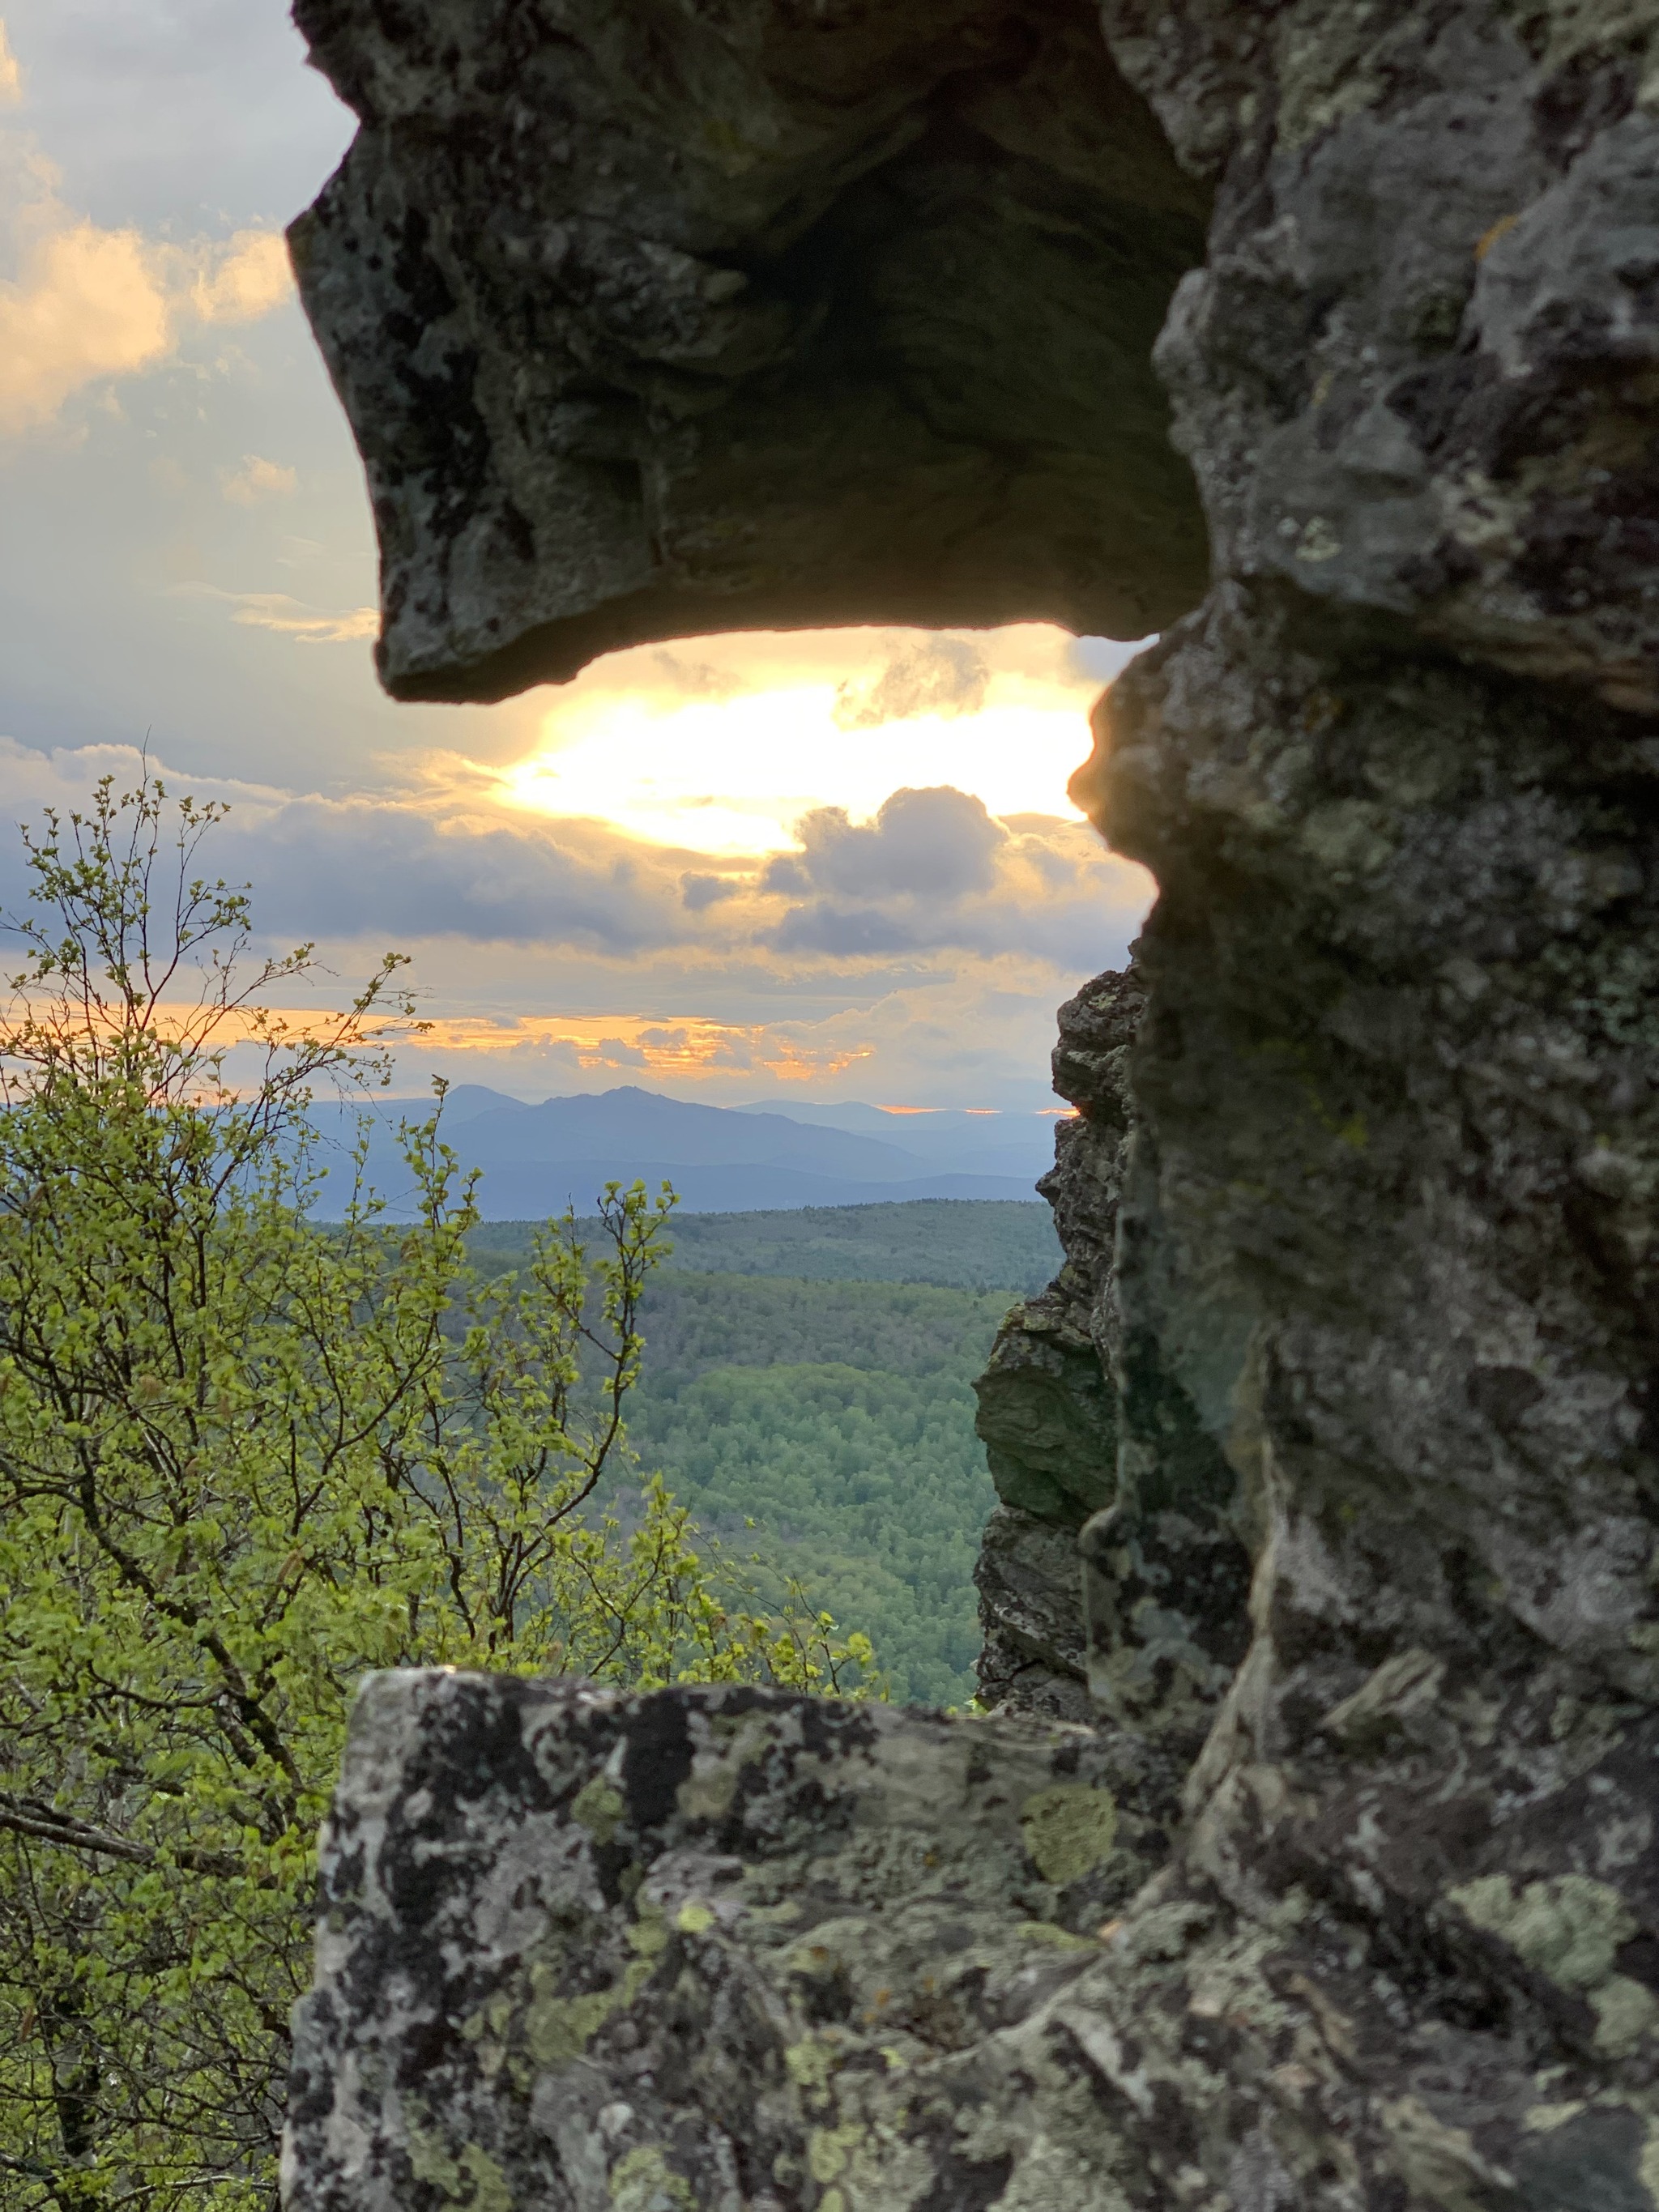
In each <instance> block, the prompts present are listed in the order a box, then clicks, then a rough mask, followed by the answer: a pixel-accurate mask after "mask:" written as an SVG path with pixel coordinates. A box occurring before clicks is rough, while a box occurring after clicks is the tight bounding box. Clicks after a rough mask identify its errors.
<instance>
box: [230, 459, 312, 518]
mask: <svg viewBox="0 0 1659 2212" xmlns="http://www.w3.org/2000/svg"><path fill="white" fill-rule="evenodd" d="M299 481H300V479H299V476H298V474H297V473H296V471H295V470H293V469H290V468H284V467H283V465H282V463H281V462H280V461H267V460H263V459H261V458H260V457H259V455H258V453H244V454H243V456H242V465H241V467H240V469H222V470H221V471H220V472H219V483H220V488H221V489H222V491H223V493H224V495H225V497H226V498H227V499H228V500H229V501H231V503H232V505H233V506H235V507H257V506H258V504H259V501H261V500H262V499H287V498H289V497H290V496H291V495H292V494H293V492H294V491H295V488H296V487H297V485H298V483H299Z"/></svg>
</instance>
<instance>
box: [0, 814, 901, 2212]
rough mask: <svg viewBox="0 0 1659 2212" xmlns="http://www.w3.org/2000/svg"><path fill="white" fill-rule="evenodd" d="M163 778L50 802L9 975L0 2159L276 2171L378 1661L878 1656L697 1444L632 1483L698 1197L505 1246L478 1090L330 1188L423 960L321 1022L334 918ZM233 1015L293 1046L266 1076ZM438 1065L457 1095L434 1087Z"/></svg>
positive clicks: (39, 2194) (262, 1054)
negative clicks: (403, 1199)
mask: <svg viewBox="0 0 1659 2212" xmlns="http://www.w3.org/2000/svg"><path fill="white" fill-rule="evenodd" d="M170 819H173V817H170V816H169V813H168V810H167V805H166V795H165V793H163V791H162V789H161V786H160V785H159V784H146V785H145V786H144V787H143V789H141V790H140V791H138V792H137V793H130V794H127V795H125V797H118V796H117V795H116V794H115V793H114V792H113V790H112V787H111V786H110V785H109V784H108V783H106V784H105V785H103V786H101V787H100V790H99V793H98V795H97V798H96V799H95V801H94V804H93V805H92V806H91V807H90V809H89V811H88V814H87V815H86V816H85V817H82V816H79V815H73V816H71V817H70V819H69V821H68V823H61V822H59V821H58V819H57V818H56V817H49V818H48V823H47V827H46V831H45V832H44V834H43V835H42V836H40V837H39V838H37V839H32V840H29V841H28V851H29V860H30V865H31V867H32V869H33V878H34V884H35V891H36V896H37V900H38V906H37V909H36V911H35V913H34V914H33V915H30V916H27V917H24V918H22V919H21V920H20V921H16V922H15V924H14V925H13V926H14V927H15V928H16V929H17V930H18V931H19V933H20V934H21V938H22V940H23V944H24V948H25V960H26V964H25V966H24V969H23V971H22V972H21V974H20V975H18V976H16V977H15V979H14V981H13V995H12V1003H11V1006H10V1008H9V1012H8V1013H7V1014H6V1016H5V1017H4V1018H3V1019H0V1068H3V1071H4V1075H3V1082H4V1099H3V1104H4V1109H5V1110H4V1111H3V1112H0V1505H3V1524H0V1526H3V1534H0V2197H3V2201H4V2203H6V2204H7V2205H8V2206H9V2207H11V2206H15V2207H18V2208H19V2212H22V2208H26V2207H35V2206H39V2207H41V2208H45V2207H46V2206H48V2205H52V2206H56V2207H58V2208H59V2212H92V2208H94V2207H96V2208H100V2212H102V2208H113V2207H117V2206H126V2205H132V2206H137V2205H141V2204H142V2205H143V2206H144V2207H145V2208H151V2207H155V2208H164V2212H165V2208H178V2212H185V2208H191V2212H194V2209H195V2208H206V2207H208V2206H210V2205H211V2206H212V2207H214V2208H215V2212H221V2209H222V2212H243V2209H244V2208H247V2212H252V2208H255V2207H258V2208H261V2212H263V2208H268V2207H270V2206H271V2205H273V2204H274V2203H275V2148H276V2135H277V2131H278V2129H279V2127H280V2123H281V2117H282V2106H283V2081H284V2075H285V2070H286V2038H287V2021H288V2013H289V2006H290V2004H291V2002H292V2001H293V1999H294V1997H295V1995H296V1993H297V1992H298V1990H299V1989H300V1987H301V1985H302V1984H303V1982H304V1980H305V1978H306V1977H307V1971H308V1963H309V1962H308V1955H307V1953H308V1929H307V1898H308V1894H309V1890H310V1885H311V1881H312V1848H313V1838H314V1835H315V1833H316V1830H317V1826H318V1823H319V1819H320V1817H321V1814H322V1813H323V1810H324V1808H325V1802H326V1798H327V1793H328V1789H329V1784H330V1780H331V1776H332V1775H333V1773H334V1771H335V1769H336V1766H337V1762H338V1758H339V1753H340V1749H341V1744H342V1740H343V1731H344V1728H345V1723H346V1716H347V1711H348V1708H349V1703H350V1699H351V1696H352V1692H353V1688H354V1686H355V1684H356V1680H357V1679H358V1677H359V1676H360V1674H362V1672H363V1670H364V1669H365V1668H375V1667H387V1666H401V1665H412V1664H422V1665H424V1664H430V1663H443V1664H453V1665H458V1666H490V1667H496V1668H509V1669H514V1670H525V1671H532V1670H541V1669H544V1668H562V1669H564V1670H567V1671H572V1672H580V1673H585V1674H591V1675H594V1676H597V1677H599V1678H601V1679H604V1680H613V1681H617V1682H623V1683H629V1684H640V1685H651V1684H659V1683H662V1682H665V1681H669V1680H680V1679H694V1678H695V1679H704V1680H708V1679H714V1680H739V1679H740V1680H764V1681H775V1682H781V1683H785V1684H791V1685H795V1686H807V1687H829V1688H834V1687H843V1688H844V1687H848V1686H853V1687H856V1686H859V1685H860V1683H862V1682H863V1681H864V1680H865V1678H866V1674H867V1669H868V1665H869V1659H870V1654H869V1647H868V1645H867V1644H866V1643H865V1642H864V1640H863V1639H862V1638H857V1637H851V1638H847V1639H846V1641H845V1642H844V1643H842V1642H838V1641H836V1640H835V1639H834V1638H833V1636H832V1633H831V1632H832V1630H833V1623H831V1622H829V1620H827V1618H826V1617H823V1616H818V1617H814V1616H811V1615H810V1614H802V1613H800V1612H799V1608H796V1609H793V1610H791V1609H789V1608H788V1607H787V1606H786V1608H785V1610H784V1612H783V1613H782V1614H781V1616H773V1617H768V1616H766V1615H764V1614H762V1613H757V1612H756V1611H755V1610H754V1609H753V1607H752V1605H750V1603H749V1602H748V1601H747V1600H746V1594H745V1593H744V1590H743V1589H742V1588H741V1587H740V1586H738V1585H736V1584H735V1583H733V1582H732V1577H730V1575H729V1574H728V1573H727V1572H726V1570H725V1569H724V1568H723V1567H722V1565H721V1564H720V1560H719V1559H718V1558H716V1557H714V1556H713V1555H712V1554H711V1553H710V1551H709V1547H708V1546H707V1545H706V1544H704V1543H702V1541H700V1540H699V1539H698V1537H697V1535H696V1531H695V1530H694V1529H693V1528H692V1527H691V1526H690V1522H689V1521H688V1519H687V1517H686V1515H685V1513H684V1510H682V1509H681V1508H679V1507H678V1506H677V1505H676V1504H674V1502H673V1500H672V1499H671V1498H670V1497H669V1495H668V1493H667V1492H666V1491H665V1488H664V1487H663V1486H662V1485H661V1483H660V1482H655V1483H653V1484H651V1485H649V1486H647V1488H646V1490H645V1492H644V1493H643V1495H642V1496H641V1497H640V1498H639V1500H638V1504H637V1505H636V1506H635V1505H630V1506H629V1508H628V1510H626V1512H625V1513H624V1512H622V1511H619V1510H617V1509H616V1508H615V1507H614V1506H613V1507H612V1508H611V1510H599V1505H598V1500H599V1497H600V1495H601V1494H602V1486H604V1492H603V1494H605V1495H611V1494H612V1493H613V1492H614V1488H615V1478H616V1475H617V1471H618V1470H619V1469H620V1468H623V1467H624V1466H625V1465H626V1463H627V1462H626V1456H625V1454H626V1447H625V1443H624V1436H623V1421H622V1413H623V1402H624V1400H625V1399H626V1398H627V1396H628V1394H629V1391H630V1390H631V1389H633V1387H634V1384H635V1380H636V1377H637V1375H638V1370H639V1358H640V1346H641V1340H640V1334H639V1330H638V1328H637V1321H638V1316H639V1309H640V1301H641V1295H642V1292H643V1289H644V1285H645V1283H646V1280H647V1276H648V1274H649V1273H650V1270H651V1268H652V1267H653V1264H654V1263H655V1261H656V1259H657V1257H658V1256H659V1252H660V1250H661V1249H662V1237H663V1228H664V1223H665V1218H666V1213H667V1208H668V1206H669V1204H670V1203H671V1199H670V1198H669V1196H668V1195H667V1194H665V1196H664V1197H663V1198H662V1199H661V1200H658V1201H656V1202H654V1203H653V1202H652V1201H650V1200H648V1199H647V1194H646V1193H645V1191H644V1189H643V1188H641V1187H640V1186H637V1185H636V1186H635V1188H632V1189H631V1190H627V1191H623V1190H622V1189H620V1188H618V1187H616V1186H612V1187H611V1188H610V1189H609V1190H608V1191H607V1193H606V1194H605V1199H604V1200H603V1201H602V1205H601V1212H600V1216H599V1224H600V1233H599V1237H598V1239H597V1240H595V1241H596V1242H597V1243H598V1246H599V1249H598V1250H597V1252H596V1251H594V1250H593V1249H592V1248H591V1246H590V1245H588V1244H585V1243H584V1242H583V1239H582V1237H581V1236H580V1234H579V1232H578V1231H577V1228H576V1226H575V1225H574V1222H570V1221H567V1222H565V1223H563V1224H560V1225H549V1226H547V1227H544V1228H543V1229H542V1230H540V1231H538V1232H537V1233H536V1235H535V1237H534V1238H533V1240H532V1244H531V1247H530V1249H529V1252H528V1254H527V1256H526V1261H525V1263H524V1264H523V1265H522V1266H521V1267H520V1268H519V1269H518V1271H517V1273H515V1274H514V1275H513V1276H512V1277H511V1278H510V1279H509V1278H503V1279H500V1280H498V1281H496V1282H494V1283H481V1282H480V1281H479V1280H478V1279H477V1278H476V1276H475V1275H474V1274H473V1273H472V1272H471V1269H470V1268H469V1267H468V1264H467V1260H466V1239H467V1237H468V1233H469V1231H471V1230H472V1229H473V1228H474V1226H475V1223H476V1217H475V1215H474V1212H473V1209H472V1206H471V1195H470V1189H469V1188H468V1186H466V1185H465V1182H461V1181H460V1180H459V1179H458V1177H457V1175H456V1172H455V1167H454V1163H453V1157H452V1156H451V1154H450V1153H449V1152H448V1151H447V1149H446V1147H445V1146H444V1144H443V1142H442V1139H441V1114H440V1113H439V1112H435V1113H434V1114H433V1115H431V1116H430V1117H429V1118H428V1119H427V1120H426V1121H422V1122H420V1123H418V1124H416V1125H413V1126H405V1128H404V1152H405V1155H406V1158H407V1164H408V1169H409V1173H410V1177H411V1178H412V1180H413V1182H414V1183H415V1186H416V1188H417V1189H418V1191H419V1193H420V1194H421V1203H420V1209H419V1218H418V1219H417V1220H416V1222H415V1223H414V1224H413V1225H410V1226H407V1227H399V1228H398V1230H397V1231H395V1232H393V1231H388V1229H387V1226H386V1223H385V1222H384V1220H383V1219H382V1218H381V1217H380V1210H379V1207H378V1204H377V1201H376V1200H375V1199H374V1196H373V1194H371V1193H369V1192H368V1190H366V1189H365V1188H363V1187H362V1175H361V1154H360V1155H359V1158H358V1163H357V1168H358V1172H357V1175H356V1181H355V1184H354V1188H353V1190H352V1194H351V1198H350V1202H349V1206H348V1207H347V1209H346V1218H345V1221H344V1223H343V1225H341V1226H337V1227H334V1228H332V1229H331V1230H329V1231H321V1230H319V1229H317V1228H314V1227H313V1226H312V1225H309V1223H308V1222H307V1217H306V1211H305V1208H306V1202H307V1197H308V1195H309V1194H311V1192H312V1191H313V1189H314V1188H315V1184H316V1180H317V1177H318V1176H319V1173H320V1172H321V1170H320V1168H319V1164H318V1162H317V1160H316V1158H315V1157H314V1155H313V1152H312V1150H311V1149H310V1147H309V1145H308V1140H307V1133H306V1123H305V1113H304V1109H305V1107H306V1105H307V1101H308V1099H309V1097H310V1096H311V1095H312V1092H313V1089H314V1087H315V1086H316V1085H318V1084H319V1083H321V1082H324V1081H337V1082H342V1083H345V1084H352V1083H362V1082H364V1081H368V1080H372V1079H373V1078H374V1074H375V1073H377V1072H378V1073H381V1074H382V1075H383V1073H384V1068H383V1063H382V1062H381V1061H380V1060H378V1059H377V1057H376V1053H377V1049H383V1048H384V1046H385V1042H386V1035H387V1024H388V1023H392V1024H395V1023H396V1022H397V1021H398V1020H399V1019H404V1018H408V1015H409V1012H410V1009H409V1006H408V1003H407V1001H406V1000H404V999H402V998H401V997H400V996H399V994H398V987H397V969H398V966H399V964H400V963H398V961H396V960H395V959H388V961H387V962H386V963H385V964H384V965H383V966H382V968H381V969H380V972H379V973H378V975H376V976H375V977H374V979H373V980H372V981H371V982H370V984H369V986H368V988H367V989H366V990H365V991H364V993H363V994H362V995H361V996H360V997H359V998H358V999H357V1000H356V1002H355V1004H354V1006H352V1008H351V1010H350V1012H349V1013H348V1014H346V1015H344V1016H343V1017H341V1018H339V1019H338V1020H337V1021H334V1022H332V1023H330V1024H324V1025H322V1026H321V1027H320V1028H318V1029H313V1030H296V1029H290V1028H289V1027H287V1026H285V1024H284V1023H283V1019H282V1018H280V1016H278V1015H277V1014H276V1013H274V1012H271V1011H270V1000H272V999H273V997H277V996H280V995H284V994H289V993H290V992H291V991H292V989H293V987H294V986H295V984H297V983H299V982H300V981H302V979H304V978H305V977H306V976H307V974H308V973H309V972H310V970H311V967H312V962H311V955H310V948H308V947H301V949H300V950H299V951H295V953H293V954H291V955H289V956H288V957H285V958H282V959H276V960H268V961H265V962H264V963H255V965H254V966H253V968H252V972H251V973H246V974H245V973H244V971H243V969H242V967H241V965H240V963H241V962H242V961H243V960H244V959H245V957H246V951H247V946H248V944H249V941H250V920H249V913H248V908H247V903H246V898H245V897H244V896H243V894H242V893H241V892H240V890H234V889H233V888H231V887H229V886H228V885H226V884H224V883H223V882H222V881H221V882H209V881H206V880H204V879H203V878H199V877H197V876H196V875H195V874H194V873H193V870H194V867H195V865H196V855H197V847H198V844H199V842H200V840H201V838H202V837H203V836H204V834H205V832H206V831H207V830H208V829H210V827H211V826H212V823H213V821H214V819H215V810H213V809H210V808H207V809H198V808H197V807H195V806H193V805H191V803H190V802H188V801H185V803H184V804H183V805H181V806H180V807H179V809H178V810H177V815H176V822H175V823H174V827H173V829H169V827H168V823H169V821H170ZM233 1050H240V1052H241V1053H242V1054H246V1053H248V1052H250V1051H251V1052H252V1054H254V1055H256V1058H257V1062H258V1066H257V1072H256V1073H255V1075H254V1077H253V1079H252V1080H250V1081H248V1082H247V1083H246V1084H244V1085H240V1086H238V1085H234V1084H233V1082H232V1080H231V1075H230V1072H229V1063H230V1055H231V1054H232V1052H233ZM440 1105H441V1101H440Z"/></svg>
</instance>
